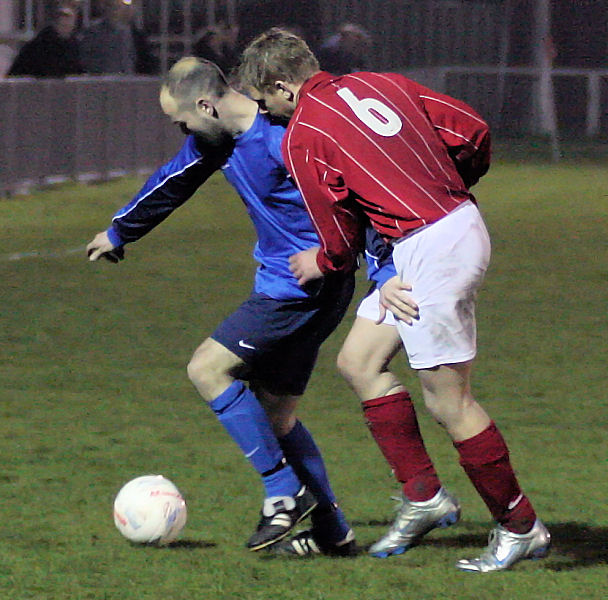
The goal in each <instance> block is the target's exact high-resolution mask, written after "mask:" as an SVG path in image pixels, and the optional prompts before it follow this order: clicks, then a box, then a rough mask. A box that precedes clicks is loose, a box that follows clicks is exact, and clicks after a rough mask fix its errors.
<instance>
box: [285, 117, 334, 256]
mask: <svg viewBox="0 0 608 600" xmlns="http://www.w3.org/2000/svg"><path fill="white" fill-rule="evenodd" d="M298 112H301V110H300V111H298V110H297V109H296V114H294V118H297V116H296V115H297V113H298ZM292 133H293V128H292V129H291V131H289V134H288V135H287V143H286V145H285V147H286V148H287V156H288V157H289V163H290V166H291V167H292V169H291V170H292V171H293V172H292V178H293V180H294V181H295V184H296V186H297V188H298V189H299V190H300V194H301V196H302V200H304V204H305V205H306V210H307V211H308V214H309V215H310V220H311V221H312V223H313V225H314V226H315V229H316V231H317V235H318V236H319V241H320V242H321V247H322V248H327V240H326V239H325V236H324V235H323V231H322V230H321V228H320V227H319V224H318V223H317V222H316V220H315V216H314V214H313V212H312V211H311V210H310V206H309V204H308V201H307V200H306V195H305V194H304V190H303V189H302V186H301V185H300V180H299V178H298V174H297V173H296V172H295V170H294V169H293V159H292V158H291V144H290V140H291V134H292Z"/></svg>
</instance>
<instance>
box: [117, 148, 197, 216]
mask: <svg viewBox="0 0 608 600" xmlns="http://www.w3.org/2000/svg"><path fill="white" fill-rule="evenodd" d="M201 160H203V157H202V156H199V157H198V158H197V159H196V160H194V161H192V162H191V163H190V164H187V165H186V166H185V167H184V168H183V169H180V170H179V171H176V172H175V173H171V174H169V175H167V177H165V178H164V179H163V180H162V181H161V182H160V183H159V184H158V185H155V186H154V187H153V188H152V189H151V190H150V191H149V192H148V193H147V194H144V195H143V196H142V197H141V198H138V200H137V202H135V204H133V206H129V207H128V208H126V209H125V211H124V212H119V213H116V214H115V215H114V216H113V217H112V222H114V221H115V220H116V219H121V218H122V217H124V216H125V215H128V214H129V213H130V212H131V211H132V210H133V209H134V208H136V207H137V206H138V205H139V203H140V202H141V201H142V200H145V199H146V198H147V197H148V196H149V195H150V194H153V193H154V192H155V191H156V190H157V189H158V188H161V187H163V185H165V183H167V181H169V179H171V178H172V177H176V176H177V175H181V174H182V173H183V172H184V171H187V170H188V169H189V168H190V167H192V166H194V165H195V164H196V163H197V162H200V161H201Z"/></svg>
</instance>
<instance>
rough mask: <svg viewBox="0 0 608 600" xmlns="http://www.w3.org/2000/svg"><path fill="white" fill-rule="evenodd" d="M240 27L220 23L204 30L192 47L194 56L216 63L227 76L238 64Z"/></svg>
mask: <svg viewBox="0 0 608 600" xmlns="http://www.w3.org/2000/svg"><path fill="white" fill-rule="evenodd" d="M238 35H239V28H238V25H226V24H224V23H218V24H217V25H214V26H212V27H206V28H205V29H203V30H202V32H201V34H200V37H199V38H198V40H197V41H196V42H195V43H194V45H193V46H192V54H193V55H194V56H197V57H198V58H205V59H207V60H210V61H211V62H214V63H215V64H216V65H217V66H218V67H219V68H220V69H221V70H222V71H223V72H224V73H225V74H226V75H228V74H230V71H232V69H233V68H234V67H235V66H236V64H237V62H238V57H239V54H238V50H237V40H238Z"/></svg>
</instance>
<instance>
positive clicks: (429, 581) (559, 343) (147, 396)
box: [0, 162, 608, 600]
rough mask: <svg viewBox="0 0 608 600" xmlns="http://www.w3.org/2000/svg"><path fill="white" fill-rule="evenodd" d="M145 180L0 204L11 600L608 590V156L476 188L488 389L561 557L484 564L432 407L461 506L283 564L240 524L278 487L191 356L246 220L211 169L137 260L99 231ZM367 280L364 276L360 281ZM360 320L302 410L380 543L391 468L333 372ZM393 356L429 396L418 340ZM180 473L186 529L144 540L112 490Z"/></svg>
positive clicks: (244, 252) (469, 493) (3, 590)
mask: <svg viewBox="0 0 608 600" xmlns="http://www.w3.org/2000/svg"><path fill="white" fill-rule="evenodd" d="M140 184H141V181H140V180H136V179H125V180H120V181H114V182H111V183H106V184H103V185H99V186H88V187H84V186H77V185H66V186H62V187H60V188H57V189H54V190H48V191H42V192H38V193H36V194H34V195H31V196H28V197H16V198H13V199H11V200H5V201H2V202H0V222H1V223H2V228H1V230H0V240H1V248H2V250H1V252H0V273H1V277H2V284H1V285H2V288H1V292H0V294H1V304H0V314H1V322H0V336H1V337H2V345H1V352H2V357H1V363H0V407H1V410H2V414H1V421H0V427H1V431H0V433H1V436H0V456H1V457H2V462H1V464H0V501H1V506H2V508H1V510H2V519H1V521H0V598H6V599H11V600H24V599H36V600H46V599H49V600H50V599H52V600H63V599H69V600H84V599H94V600H97V599H107V600H110V599H111V600H157V599H158V600H161V599H165V598H180V599H195V598H196V599H199V600H215V599H218V600H220V599H221V600H224V599H226V600H232V599H235V600H237V599H246V600H271V599H277V600H300V599H307V600H352V599H354V598H361V599H362V600H363V599H365V600H397V599H399V600H400V599H410V598H411V599H414V600H426V599H428V600H435V599H446V598H449V599H452V598H453V599H457V600H465V599H476V600H485V599H486V598H487V599H491V600H516V599H534V600H537V599H538V600H554V599H568V600H570V599H579V598H580V599H583V598H585V599H590V600H593V599H597V600H599V599H603V598H607V597H608V565H607V564H606V562H607V559H608V552H607V545H608V511H607V501H606V499H607V498H608V477H607V473H606V466H607V459H608V452H607V441H606V434H607V433H608V416H607V415H608V411H607V396H606V389H607V383H608V376H607V373H608V371H607V368H606V358H607V356H608V348H607V342H606V340H607V338H608V316H607V310H606V308H607V303H606V291H607V283H608V246H607V242H606V231H607V229H608V196H607V194H608V172H607V171H606V169H602V168H601V166H598V165H595V166H594V165H593V164H574V163H567V162H566V163H562V164H561V165H560V166H559V167H558V166H553V165H546V164H545V165H542V164H538V165H526V164H509V163H506V162H498V163H497V164H496V165H495V166H494V167H493V169H492V170H491V172H490V174H489V175H488V176H487V177H486V178H485V179H484V180H483V182H482V183H481V184H480V185H479V186H478V188H477V190H476V193H477V196H478V198H479V200H480V203H481V206H482V208H483V211H484V213H485V215H486V218H487V222H488V226H489V229H490V231H491V234H492V238H493V260H492V266H491V269H490V271H489V273H488V276H487V280H486V284H485V286H484V288H483V291H482V293H481V295H480V298H479V311H478V313H479V337H480V354H479V360H478V364H477V367H476V372H475V380H474V392H475V394H476V396H477V397H478V399H479V400H480V401H481V402H482V403H483V404H484V405H485V406H486V407H487V409H488V410H489V412H490V413H491V415H492V416H493V417H494V418H495V420H496V421H497V422H498V424H499V426H500V427H501V428H502V430H503V433H504V435H505V437H506V439H507V441H508V442H509V445H510V448H511V454H512V458H513V462H514V465H515V467H516V469H517V472H518V474H519V476H520V480H521V483H522V485H523V487H524V488H525V490H526V492H527V493H528V494H529V496H530V497H531V498H532V500H533V502H534V503H535V506H536V509H537V512H538V513H539V515H540V516H541V517H542V518H543V520H544V521H545V523H546V524H547V525H548V526H549V528H550V529H551V531H552V533H553V538H554V548H553V552H552V554H551V555H550V557H549V558H547V559H546V560H544V561H540V562H526V563H525V564H519V565H517V567H516V568H515V569H514V570H513V571H511V572H507V573H499V574H490V575H484V576H476V575H470V574H465V573H460V572H458V571H456V570H455V569H454V567H453V564H454V562H455V561H456V560H457V559H458V558H460V557H464V556H471V555H474V554H475V552H477V551H478V550H479V549H481V548H482V547H483V546H484V545H485V542H486V539H485V538H486V535H487V532H488V530H489V526H490V523H489V519H488V514H487V512H486V509H485V507H484V506H483V505H482V503H481V501H480V500H479V499H478V497H477V496H476V494H475V493H474V491H473V489H472V487H471V485H470V484H469V482H468V480H467V479H466V478H465V476H464V474H463V473H462V471H461V469H460V467H459V465H458V461H457V456H456V453H455V451H454V450H453V448H452V446H451V444H450V443H449V441H448V440H447V438H446V436H445V435H444V433H443V432H442V431H441V430H439V428H438V427H437V426H436V425H435V424H434V423H432V422H431V420H430V419H429V418H428V417H427V416H426V415H425V414H424V412H423V410H422V409H421V410H419V414H420V419H421V427H422V429H423V432H424V434H425V437H426V439H427V446H428V449H429V451H430V453H431V455H432V456H433V458H434V460H435V462H436V465H437V468H438V471H439V473H440V475H441V477H442V479H443V481H444V483H445V484H446V486H447V487H449V489H450V490H452V491H454V492H455V493H456V494H457V495H458V496H459V497H460V499H461V501H462V504H463V521H462V522H461V523H460V524H459V525H458V526H456V527H453V528H451V529H448V530H445V531H437V532H433V533H432V534H430V535H429V536H428V537H427V538H426V540H425V541H424V543H423V544H422V545H421V546H420V547H418V548H416V549H414V550H412V551H411V552H409V553H407V554H406V555H404V556H400V557H394V558H391V559H387V560H378V559H373V558H371V557H368V556H366V555H365V554H363V555H361V556H359V557H356V558H352V559H331V558H326V557H319V558H314V559H312V560H303V561H298V560H284V559H277V558H271V557H268V556H260V555H258V554H250V553H248V552H247V551H246V550H245V548H244V542H245V540H246V539H247V538H248V536H249V534H250V533H251V531H252V528H253V527H254V525H255V523H256V521H257V512H258V510H259V508H260V503H261V499H262V496H261V486H260V485H259V482H258V480H257V478H256V476H255V475H254V474H253V472H252V471H251V469H250V468H249V467H248V465H247V464H246V462H245V460H244V459H243V457H242V456H241V455H240V453H239V452H237V451H236V449H235V448H234V447H233V443H232V442H231V440H230V439H229V438H228V436H227V435H226V434H225V433H224V431H223V430H222V429H221V427H220V426H219V425H218V423H217V422H216V420H215V418H214V416H213V415H212V413H211V412H210V411H209V409H208V408H206V407H205V406H203V403H202V401H201V400H199V398H198V396H197V395H196V393H195V392H194V390H193V388H192V387H191V385H190V383H189V381H188V380H187V377H186V372H185V365H186V363H187V361H188V359H189V357H190V354H191V352H192V350H193V349H194V348H195V347H196V346H197V345H198V343H200V341H202V339H204V337H205V336H207V335H208V334H209V333H210V332H211V331H212V329H213V328H214V326H215V325H216V324H217V323H218V322H219V321H220V319H221V318H222V317H223V316H225V315H226V314H228V312H229V311H230V310H231V309H232V308H233V307H235V306H236V305H237V304H238V303H239V302H240V301H241V300H242V299H243V298H244V297H245V295H246V294H247V293H248V292H249V289H250V285H251V280H252V274H253V269H254V264H253V262H252V259H251V256H250V255H251V245H252V242H253V237H252V231H251V227H250V225H249V222H248V220H247V217H246V215H245V213H244V211H243V210H242V208H241V207H240V204H239V201H238V200H237V199H236V198H235V196H234V195H233V194H232V192H231V191H229V189H228V187H227V185H226V184H225V183H224V181H223V180H222V179H221V177H216V178H214V179H212V180H211V181H210V182H209V184H208V185H207V186H206V188H205V189H204V193H202V192H199V194H198V195H197V196H196V197H195V198H194V199H193V200H192V201H190V202H189V203H188V204H187V205H185V206H184V207H183V208H182V209H180V210H179V211H178V212H177V213H175V214H174V215H173V216H172V217H171V218H170V219H169V220H168V221H167V222H165V223H164V224H163V225H161V226H160V227H159V228H158V229H157V230H156V231H154V232H152V233H151V234H150V235H148V236H147V237H146V238H144V239H143V240H141V241H140V242H138V243H137V244H136V245H134V246H132V247H128V248H127V259H126V260H125V261H123V262H122V263H121V264H119V265H111V264H109V263H103V264H102V263H95V264H89V263H88V262H87V260H86V258H85V256H84V245H85V243H86V242H87V241H88V240H89V239H90V238H92V236H93V235H94V234H95V233H96V232H97V231H99V230H101V229H103V228H105V227H106V226H107V224H108V222H109V218H110V216H111V214H113V212H114V211H115V210H116V209H117V208H119V207H120V206H122V205H123V204H124V203H125V202H126V201H127V200H128V199H129V197H130V196H131V194H133V193H134V192H135V191H136V190H137V188H138V187H139V185H140ZM364 288H365V283H364V282H363V281H361V282H360V291H361V292H362V291H363V289H364ZM350 320H351V316H349V317H347V319H346V320H345V322H344V323H343V325H342V327H341V328H340V329H339V330H338V331H337V332H336V333H335V334H334V335H333V336H332V337H331V338H330V340H329V341H328V342H327V343H326V345H325V346H324V348H323V351H322V354H321V357H320V361H319V364H318V368H317V370H316V372H315V374H314V376H313V379H312V381H311V385H310V387H309V390H308V393H307V397H306V400H305V402H303V404H302V406H301V411H300V414H301V417H302V419H303V420H304V421H305V422H306V423H307V424H308V426H309V427H310V428H311V430H312V431H313V432H314V433H315V435H316V437H317V440H318V442H319V444H320V446H321V447H322V449H323V451H324V452H325V455H326V459H327V464H328V468H329V471H330V475H331V476H332V479H333V484H334V488H335V489H336V491H337V492H338V494H339V496H340V499H341V501H342V505H343V507H344V509H345V511H346V513H347V515H348V516H349V518H350V519H351V521H352V523H353V524H354V527H355V530H356V533H357V536H358V539H359V541H360V543H361V544H362V545H364V546H365V545H368V544H370V543H371V542H373V541H375V540H376V539H377V538H378V537H379V536H380V535H381V534H383V533H384V531H385V529H386V527H387V526H388V524H389V522H390V521H391V519H392V502H391V500H390V498H389V497H390V496H391V494H394V493H395V492H397V491H398V490H397V486H396V485H395V484H394V482H393V479H392V478H391V476H390V473H389V471H388V468H387V466H386V464H385V463H384V461H383V459H382V458H381V457H380V454H379V452H378V450H377V449H376V446H375V444H374V443H373V442H372V440H371V437H370V436H369V434H368V432H367V429H366V427H365V426H364V424H363V419H362V417H361V411H360V409H359V406H358V403H357V401H356V400H355V398H354V397H353V395H352V394H351V393H350V392H349V390H348V389H347V388H346V385H345V384H344V383H343V382H342V381H341V379H340V377H339V376H338V375H337V373H336V371H335V369H334V365H333V363H334V359H335V356H336V353H337V350H338V348H339V346H340V343H341V340H342V339H343V338H344V336H345V333H346V331H347V328H348V326H349V322H350ZM395 368H396V370H398V372H399V373H400V374H402V376H403V378H404V380H405V381H406V382H407V383H408V385H409V386H410V387H411V389H412V392H413V396H414V397H415V399H416V402H417V403H418V404H419V397H420V393H419V389H418V384H417V382H416V380H415V379H414V378H413V377H412V375H411V373H410V372H409V370H408V368H407V366H406V361H405V359H404V358H403V357H400V358H398V360H397V361H396V364H395ZM156 472H159V473H163V474H164V475H166V476H168V477H170V478H171V479H172V480H173V481H174V482H175V483H176V484H177V485H178V486H179V487H180V489H181V490H182V492H183V493H184V494H185V496H186V497H187V500H188V506H189V521H188V524H187V526H186V528H185V530H184V532H183V534H182V537H181V538H180V541H179V542H178V543H176V544H175V545H173V546H171V547H169V548H165V549H156V548H149V547H139V548H138V547H131V546H130V545H129V544H128V543H127V542H126V541H125V540H123V539H122V538H121V537H120V535H119V533H118V532H117V531H116V529H115V528H114V524H113V521H112V509H111V507H112V501H113V498H114V495H115V494H116V492H117V491H118V489H119V488H120V486H121V485H122V484H123V483H124V482H126V481H127V480H129V479H131V478H132V477H135V476H137V475H141V474H146V473H156Z"/></svg>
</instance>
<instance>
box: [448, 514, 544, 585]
mask: <svg viewBox="0 0 608 600" xmlns="http://www.w3.org/2000/svg"><path fill="white" fill-rule="evenodd" d="M550 546H551V534H550V533H549V531H548V530H547V528H546V527H545V526H544V525H543V524H542V523H541V522H540V521H539V520H538V519H537V520H536V522H535V523H534V527H532V529H531V530H530V531H529V532H528V533H513V532H511V531H509V530H508V529H505V528H504V527H502V526H500V525H498V527H496V528H494V529H492V531H491V532H490V537H489V538H488V547H487V548H486V549H485V552H483V554H482V555H481V556H480V557H479V558H471V559H466V558H463V559H462V560H459V561H458V562H457V563H456V567H457V568H459V569H462V570H463V571H474V572H476V573H487V572H489V571H502V570H504V569H508V568H509V567H511V566H513V565H514V564H515V563H516V562H518V561H520V560H523V559H525V558H544V557H545V556H547V554H548V553H549V548H550Z"/></svg>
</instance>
